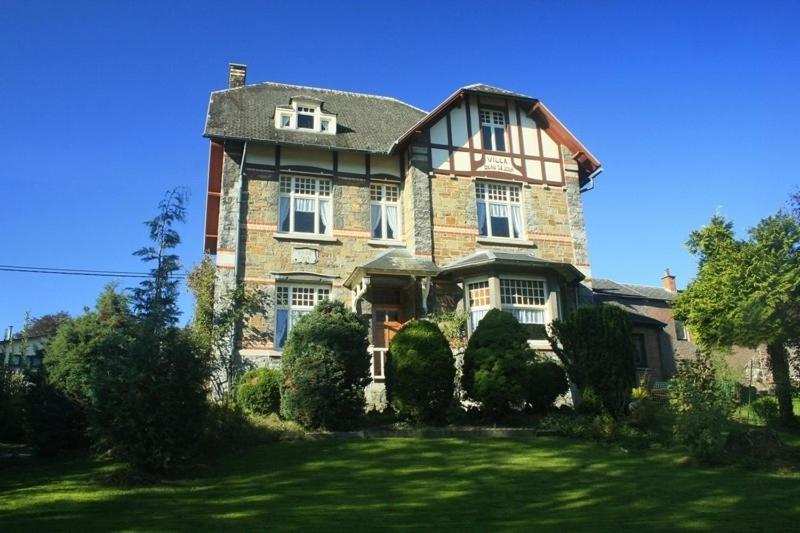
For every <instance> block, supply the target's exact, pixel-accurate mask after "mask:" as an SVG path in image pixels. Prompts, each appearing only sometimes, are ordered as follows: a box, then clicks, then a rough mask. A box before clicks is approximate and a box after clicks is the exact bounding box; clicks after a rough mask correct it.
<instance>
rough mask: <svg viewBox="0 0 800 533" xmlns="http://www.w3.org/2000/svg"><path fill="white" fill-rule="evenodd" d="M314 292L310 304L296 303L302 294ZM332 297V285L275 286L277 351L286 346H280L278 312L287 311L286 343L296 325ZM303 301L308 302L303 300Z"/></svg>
mask: <svg viewBox="0 0 800 533" xmlns="http://www.w3.org/2000/svg"><path fill="white" fill-rule="evenodd" d="M309 291H312V292H311V293H310V294H311V295H312V297H311V301H310V303H295V299H296V298H295V297H296V296H297V297H299V296H300V294H303V295H308V294H309ZM298 293H299V294H298ZM330 297H331V286H330V285H313V284H296V283H280V284H277V285H276V286H275V323H274V324H273V326H274V329H273V330H272V331H273V332H274V334H275V337H274V338H275V342H274V347H275V349H276V350H283V346H284V345H280V346H279V345H278V340H279V339H278V311H286V338H285V339H284V343H285V342H286V340H288V339H289V333H291V331H292V327H293V326H294V323H295V322H296V321H297V320H299V319H300V317H302V316H303V315H306V314H308V313H310V312H311V311H313V310H314V308H315V307H316V306H317V304H319V303H320V302H322V301H324V300H329V299H330ZM303 300H308V299H307V298H303Z"/></svg>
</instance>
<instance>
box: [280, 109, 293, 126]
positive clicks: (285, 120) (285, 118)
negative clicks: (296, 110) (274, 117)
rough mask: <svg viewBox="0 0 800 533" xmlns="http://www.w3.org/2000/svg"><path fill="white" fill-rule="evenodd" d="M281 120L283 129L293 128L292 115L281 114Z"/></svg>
mask: <svg viewBox="0 0 800 533" xmlns="http://www.w3.org/2000/svg"><path fill="white" fill-rule="evenodd" d="M279 119H280V124H281V128H291V127H292V116H291V115H287V114H286V113H281V115H280V117H279Z"/></svg>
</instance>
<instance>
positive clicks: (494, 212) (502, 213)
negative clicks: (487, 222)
mask: <svg viewBox="0 0 800 533" xmlns="http://www.w3.org/2000/svg"><path fill="white" fill-rule="evenodd" d="M489 216H492V217H498V218H499V217H508V209H506V206H505V205H503V204H489Z"/></svg>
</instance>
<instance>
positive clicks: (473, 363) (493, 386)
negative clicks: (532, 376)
mask: <svg viewBox="0 0 800 533" xmlns="http://www.w3.org/2000/svg"><path fill="white" fill-rule="evenodd" d="M534 359H535V353H534V352H533V350H531V349H530V348H529V347H528V339H527V334H526V332H525V329H524V328H523V327H522V326H521V325H520V324H519V322H517V319H516V318H514V316H513V315H511V314H510V313H506V312H505V311H500V310H499V309H492V310H491V311H489V312H488V313H486V316H484V317H483V319H482V320H481V321H480V323H479V324H478V327H477V328H476V329H475V332H474V333H473V334H472V337H470V339H469V342H468V343H467V349H466V351H465V352H464V367H463V371H464V374H463V378H462V385H463V387H464V390H465V391H466V392H467V395H468V396H469V397H470V398H471V399H473V400H475V401H477V402H480V403H481V406H482V409H483V411H484V412H485V413H486V414H487V415H488V416H489V417H491V418H494V419H497V418H501V417H502V416H503V415H505V414H507V413H508V412H509V411H510V410H511V409H513V408H514V407H518V406H520V407H521V406H522V405H523V404H524V403H525V401H526V400H527V396H528V395H527V390H526V389H527V386H528V369H529V367H530V364H531V363H532V362H533V361H534Z"/></svg>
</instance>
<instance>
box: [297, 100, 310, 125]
mask: <svg viewBox="0 0 800 533" xmlns="http://www.w3.org/2000/svg"><path fill="white" fill-rule="evenodd" d="M297 127H298V128H303V129H308V130H313V129H314V108H313V107H303V106H297Z"/></svg>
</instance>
